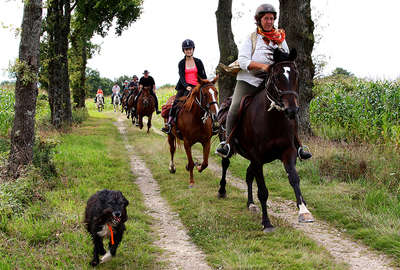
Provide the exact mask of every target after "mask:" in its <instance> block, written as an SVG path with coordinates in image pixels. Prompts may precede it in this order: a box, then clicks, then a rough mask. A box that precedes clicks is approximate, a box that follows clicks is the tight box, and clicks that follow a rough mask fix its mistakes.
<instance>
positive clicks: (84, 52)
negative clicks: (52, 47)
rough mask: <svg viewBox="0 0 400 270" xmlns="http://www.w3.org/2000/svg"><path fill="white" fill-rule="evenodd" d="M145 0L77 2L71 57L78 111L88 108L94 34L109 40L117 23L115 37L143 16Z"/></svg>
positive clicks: (75, 100)
mask: <svg viewBox="0 0 400 270" xmlns="http://www.w3.org/2000/svg"><path fill="white" fill-rule="evenodd" d="M142 4H143V1H142V0H96V1H94V0H80V1H79V2H77V7H76V12H75V14H74V17H73V23H72V30H73V31H72V33H71V44H72V46H71V53H72V55H73V58H72V59H74V71H75V72H76V73H75V74H74V77H73V78H72V80H71V81H72V91H73V94H74V102H75V104H76V106H77V107H84V106H85V97H86V95H85V74H86V64H87V59H88V58H90V57H91V56H92V55H93V52H92V50H91V43H90V40H91V38H92V37H93V36H94V34H96V33H97V34H100V35H101V36H102V37H105V36H106V35H107V33H108V30H109V29H110V27H111V26H112V24H113V21H115V20H116V29H115V33H116V34H117V35H121V34H122V32H123V30H124V29H126V28H128V26H129V25H130V24H131V23H132V22H134V21H136V20H137V19H138V18H139V16H140V14H141V10H142V8H141V6H142Z"/></svg>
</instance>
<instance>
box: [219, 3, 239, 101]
mask: <svg viewBox="0 0 400 270" xmlns="http://www.w3.org/2000/svg"><path fill="white" fill-rule="evenodd" d="M215 16H216V18H217V33H218V44H219V52H220V58H219V62H220V63H223V64H225V65H229V64H230V63H232V62H233V61H235V60H236V59H237V56H238V49H237V46H236V43H235V40H234V38H233V33H232V25H231V21H232V0H219V1H218V9H217V11H216V12H215ZM217 74H218V76H219V79H218V89H219V101H220V102H222V101H224V100H225V99H226V98H227V97H229V96H231V95H232V94H233V90H234V88H235V84H236V78H235V77H234V76H232V75H230V74H228V73H226V72H224V71H223V70H221V68H220V67H218V69H217Z"/></svg>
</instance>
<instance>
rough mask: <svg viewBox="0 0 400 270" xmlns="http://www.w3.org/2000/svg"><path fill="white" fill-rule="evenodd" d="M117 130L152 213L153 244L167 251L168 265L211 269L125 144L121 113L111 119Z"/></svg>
mask: <svg viewBox="0 0 400 270" xmlns="http://www.w3.org/2000/svg"><path fill="white" fill-rule="evenodd" d="M114 124H115V125H116V126H117V127H118V130H119V132H120V133H121V135H122V137H123V140H124V144H125V147H126V149H127V151H128V154H129V157H130V164H131V171H132V173H133V174H134V175H136V176H137V179H136V181H135V182H136V184H137V185H138V186H139V189H140V191H141V192H142V193H143V197H144V203H145V206H146V207H147V209H148V211H147V214H149V215H150V216H152V217H153V218H154V219H155V220H156V222H157V224H156V225H155V226H154V230H155V231H156V232H157V234H158V235H159V237H160V239H159V240H157V241H155V243H154V244H155V245H157V246H158V247H160V248H162V249H163V250H166V251H167V254H165V255H166V257H167V258H160V261H166V262H167V264H168V266H167V267H168V269H194V267H195V269H199V270H200V269H211V268H210V267H209V266H208V264H207V263H206V260H205V255H204V253H203V252H202V251H201V250H199V249H198V248H197V246H196V245H195V244H193V243H192V242H191V240H190V237H189V236H188V234H187V232H186V230H185V228H184V226H183V225H182V223H181V221H180V220H179V217H178V214H177V213H174V212H173V211H171V210H170V208H169V206H168V204H167V202H166V201H165V200H164V199H163V198H162V197H161V195H160V187H159V185H158V183H157V181H156V180H155V179H154V178H153V176H152V174H151V172H150V170H149V169H148V168H147V167H146V165H145V163H144V162H143V161H142V160H141V159H140V158H138V157H137V156H135V155H134V154H133V153H135V151H134V147H132V146H131V145H129V143H128V140H127V138H126V127H125V124H124V118H123V116H120V117H119V118H118V122H117V123H114Z"/></svg>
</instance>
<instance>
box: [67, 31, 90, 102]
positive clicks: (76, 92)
mask: <svg viewBox="0 0 400 270" xmlns="http://www.w3.org/2000/svg"><path fill="white" fill-rule="evenodd" d="M69 58H70V65H69V68H70V76H71V80H70V83H71V89H72V97H73V100H74V107H75V108H85V99H86V93H85V81H86V64H87V43H86V41H85V40H84V38H83V37H82V33H81V30H80V29H77V30H75V31H74V33H73V34H72V35H71V50H70V54H69Z"/></svg>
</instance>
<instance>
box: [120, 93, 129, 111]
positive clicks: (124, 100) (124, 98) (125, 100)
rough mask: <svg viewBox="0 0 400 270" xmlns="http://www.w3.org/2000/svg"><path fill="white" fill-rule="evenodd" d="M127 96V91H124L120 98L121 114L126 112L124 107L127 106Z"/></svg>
mask: <svg viewBox="0 0 400 270" xmlns="http://www.w3.org/2000/svg"><path fill="white" fill-rule="evenodd" d="M128 95H129V89H127V88H126V89H124V90H123V92H122V98H121V113H123V112H124V110H126V105H127V101H128Z"/></svg>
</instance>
